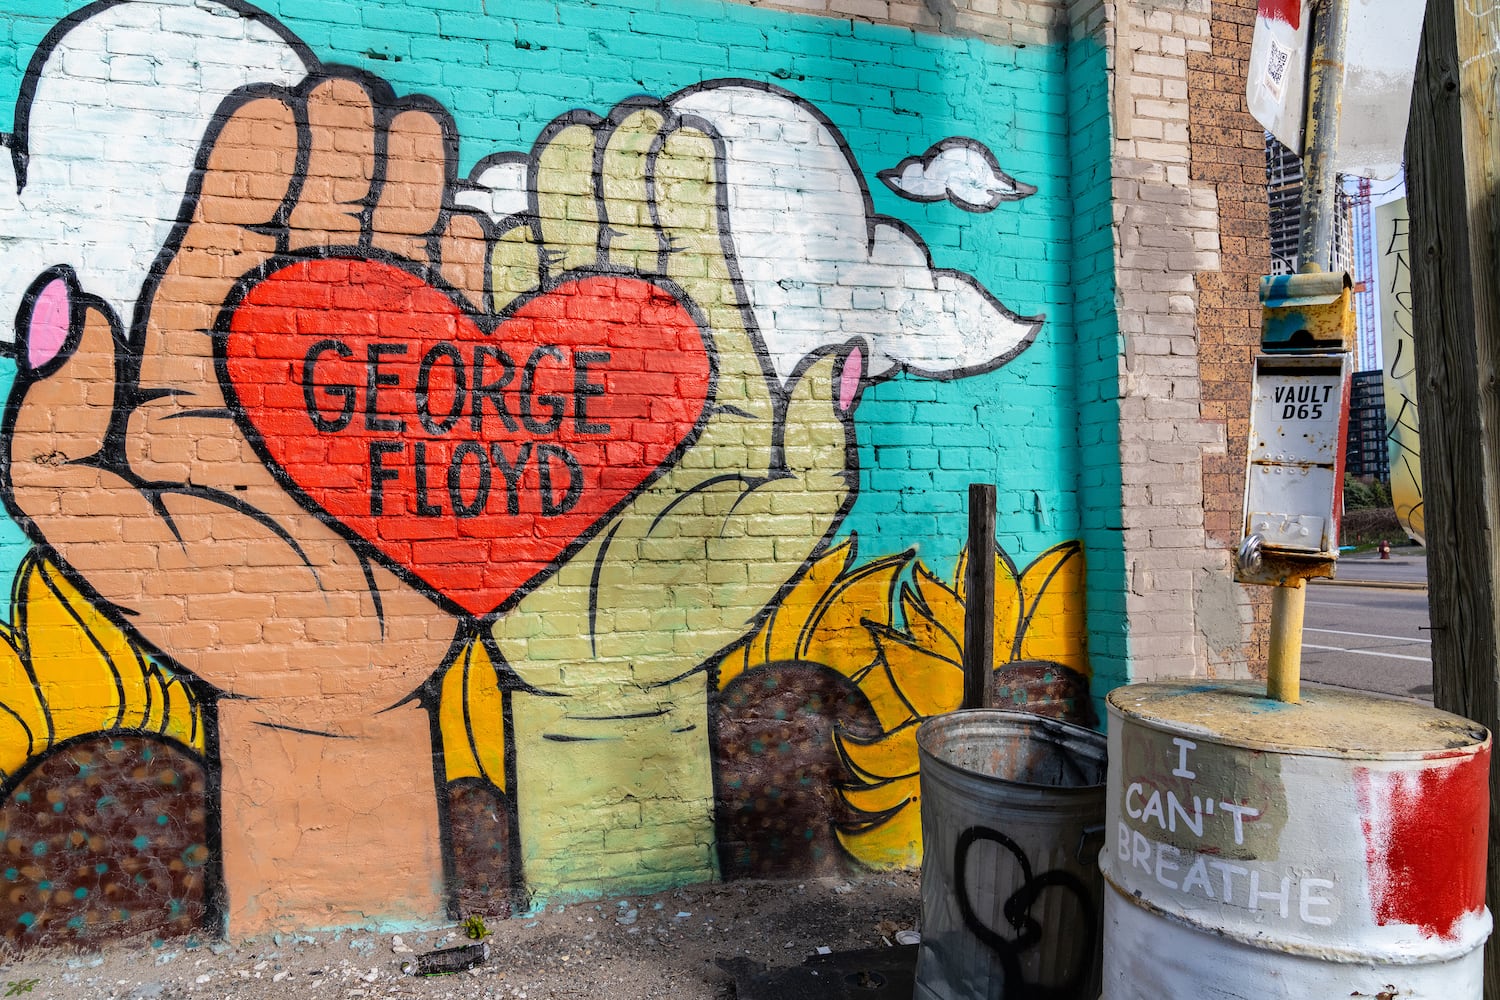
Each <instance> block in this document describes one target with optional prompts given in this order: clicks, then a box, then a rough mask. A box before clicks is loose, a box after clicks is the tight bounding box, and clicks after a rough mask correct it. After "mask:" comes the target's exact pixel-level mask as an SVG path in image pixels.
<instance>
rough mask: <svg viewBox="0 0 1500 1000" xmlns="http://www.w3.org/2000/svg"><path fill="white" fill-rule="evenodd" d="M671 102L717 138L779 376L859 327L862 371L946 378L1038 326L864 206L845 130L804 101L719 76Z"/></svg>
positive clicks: (759, 318)
mask: <svg viewBox="0 0 1500 1000" xmlns="http://www.w3.org/2000/svg"><path fill="white" fill-rule="evenodd" d="M671 103H672V106H673V107H674V108H675V109H676V110H677V111H678V112H679V113H681V114H683V115H695V116H697V117H700V118H702V119H705V120H706V121H708V122H709V123H710V124H711V125H712V126H713V128H714V129H715V130H716V131H717V132H718V133H719V135H720V136H722V137H723V140H724V144H725V149H726V164H725V171H726V180H727V186H728V203H729V229H730V233H731V234H732V237H733V240H734V249H735V256H736V260H737V261H738V264H739V269H740V274H741V276H742V277H743V279H744V282H745V288H746V292H747V294H748V297H749V299H750V305H751V308H752V310H753V312H754V314H755V320H756V323H757V324H758V325H759V327H760V332H761V335H762V337H763V338H764V340H765V344H766V347H767V349H768V351H769V353H770V357H771V362H772V364H773V365H774V367H775V369H776V372H777V374H778V375H779V376H780V377H781V378H782V379H783V381H785V380H787V379H788V378H789V377H790V376H791V375H792V373H793V372H794V371H795V370H796V368H797V365H798V363H799V362H800V361H801V360H802V359H803V358H805V357H807V355H809V354H811V353H812V352H814V351H816V350H817V349H819V348H821V347H824V346H827V345H832V344H840V343H843V342H845V341H847V340H850V339H852V338H856V337H858V338H863V339H864V341H865V342H866V344H867V345H868V347H869V355H870V358H869V374H870V375H871V376H872V377H879V376H882V375H888V374H891V373H893V372H894V371H896V370H898V369H904V370H907V371H910V372H913V373H915V374H920V375H927V376H932V377H937V378H943V377H949V376H955V375H962V374H968V373H973V372H977V371H984V370H988V369H991V368H994V367H996V366H998V365H1000V364H1001V363H1003V362H1004V361H1006V360H1008V359H1009V358H1011V357H1013V356H1015V354H1017V353H1018V352H1019V351H1020V350H1022V349H1023V348H1024V347H1025V346H1026V345H1027V344H1028V343H1029V342H1030V340H1031V338H1032V336H1034V335H1035V333H1036V331H1037V329H1038V327H1039V326H1040V325H1041V317H1030V318H1025V317H1020V316H1017V315H1016V314H1014V313H1013V312H1011V311H1010V310H1009V309H1007V308H1006V307H1005V306H1003V305H1002V304H1001V303H1000V302H999V301H997V300H996V299H995V298H994V296H992V295H991V294H990V293H989V291H988V290H986V289H985V288H984V287H983V286H982V285H980V284H979V282H977V281H976V280H975V279H974V278H972V277H971V276H969V275H967V274H963V273H961V272H958V271H951V270H945V269H939V268H935V267H933V266H932V262H931V260H930V259H929V258H928V255H927V248H926V246H925V245H924V244H923V243H922V241H921V240H920V239H919V238H918V237H917V236H916V235H915V234H914V233H912V232H911V231H910V230H908V229H907V228H906V227H905V226H903V225H902V224H901V223H899V222H897V221H896V220H894V219H889V218H885V217H882V216H878V215H875V214H874V213H873V212H872V210H871V208H870V205H869V196H868V193H867V192H866V189H865V186H864V183H863V180H862V177H861V175H860V173H859V171H858V168H857V167H856V166H855V165H854V163H853V161H852V160H851V159H850V157H849V154H848V152H847V150H846V148H845V146H844V143H843V140H842V138H841V137H840V136H839V135H838V133H837V132H836V131H835V130H834V128H833V126H832V125H830V124H829V123H828V122H827V121H825V120H824V119H823V118H822V116H821V115H819V114H818V113H817V111H815V110H814V109H813V108H812V107H811V106H810V105H808V104H807V103H805V102H804V101H802V100H800V99H798V98H795V97H792V96H790V95H787V94H784V93H780V92H776V91H771V90H768V89H762V88H759V87H752V86H746V85H743V84H718V85H707V86H704V87H702V88H696V89H694V90H691V91H688V92H685V93H683V94H680V95H678V96H677V97H675V98H673V99H672V101H671Z"/></svg>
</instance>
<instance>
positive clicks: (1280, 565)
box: [1237, 549, 1338, 587]
mask: <svg viewBox="0 0 1500 1000" xmlns="http://www.w3.org/2000/svg"><path fill="white" fill-rule="evenodd" d="M1337 568H1338V567H1337V564H1336V563H1333V562H1331V561H1328V560H1326V559H1307V558H1298V557H1296V556H1288V555H1282V554H1280V553H1277V552H1274V551H1271V550H1267V549H1263V550H1262V551H1261V563H1260V568H1259V569H1256V570H1253V571H1246V570H1243V569H1242V570H1241V571H1240V573H1239V574H1238V576H1237V579H1238V580H1239V582H1240V583H1259V584H1266V585H1269V586H1272V587H1284V586H1287V585H1288V584H1290V583H1292V582H1293V581H1296V580H1316V579H1319V578H1325V579H1329V580H1331V579H1333V577H1334V575H1335V573H1336V572H1337Z"/></svg>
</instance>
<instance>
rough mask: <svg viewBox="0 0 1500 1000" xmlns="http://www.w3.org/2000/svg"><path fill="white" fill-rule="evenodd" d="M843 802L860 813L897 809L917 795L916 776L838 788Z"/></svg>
mask: <svg viewBox="0 0 1500 1000" xmlns="http://www.w3.org/2000/svg"><path fill="white" fill-rule="evenodd" d="M839 795H841V796H842V797H843V799H844V801H845V802H847V803H849V805H850V806H852V807H853V808H855V809H857V810H859V811H860V812H862V813H870V814H872V815H875V816H878V815H881V814H883V813H888V812H890V811H891V810H892V809H897V808H899V807H901V806H902V805H903V804H905V803H907V802H910V801H913V800H915V799H916V797H917V777H916V775H912V776H911V777H909V778H896V779H894V780H892V781H883V782H881V783H879V784H875V785H860V786H857V787H852V788H841V789H839Z"/></svg>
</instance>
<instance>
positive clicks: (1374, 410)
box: [1344, 368, 1391, 483]
mask: <svg viewBox="0 0 1500 1000" xmlns="http://www.w3.org/2000/svg"><path fill="white" fill-rule="evenodd" d="M1344 471H1346V472H1348V473H1349V474H1350V475H1353V476H1373V477H1374V478H1376V479H1378V480H1380V481H1381V482H1383V483H1388V482H1390V481H1391V459H1390V453H1389V452H1388V451H1387V450H1386V444H1385V382H1384V376H1383V374H1382V372H1381V371H1380V369H1378V368H1376V369H1374V370H1373V371H1365V372H1355V373H1354V381H1353V385H1352V386H1351V387H1350V389H1349V437H1348V450H1347V452H1346V454H1345V457H1344Z"/></svg>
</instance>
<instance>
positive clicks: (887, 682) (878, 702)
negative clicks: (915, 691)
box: [854, 663, 914, 732]
mask: <svg viewBox="0 0 1500 1000" xmlns="http://www.w3.org/2000/svg"><path fill="white" fill-rule="evenodd" d="M854 683H855V684H857V685H859V690H860V693H862V694H863V695H864V696H865V697H866V698H867V699H869V702H870V707H871V708H872V709H874V710H875V718H876V720H877V721H878V722H879V723H880V728H881V730H883V731H884V732H891V731H892V730H894V729H896V728H898V727H900V726H901V725H903V724H904V723H907V722H910V721H911V720H912V719H913V718H914V716H913V715H912V710H911V706H910V705H908V704H907V703H906V699H904V698H902V697H901V692H900V691H898V690H897V689H896V681H895V678H893V677H892V676H891V672H890V670H889V669H887V667H886V665H885V664H884V663H876V664H875V665H874V666H872V667H870V668H869V669H867V670H866V671H865V672H864V673H862V674H859V675H857V676H856V677H855V678H854Z"/></svg>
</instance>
